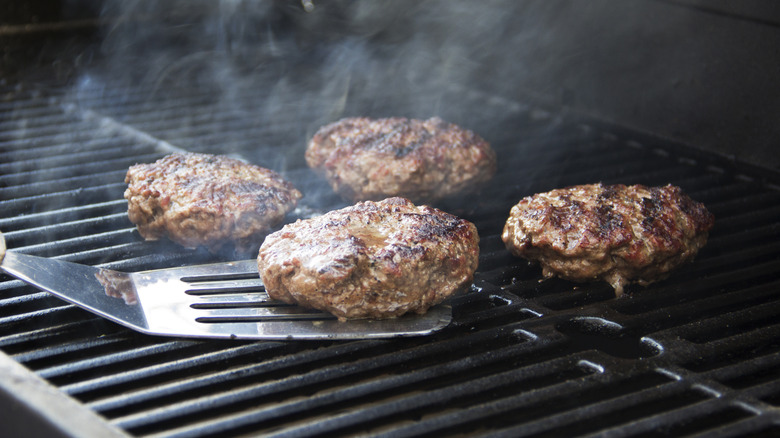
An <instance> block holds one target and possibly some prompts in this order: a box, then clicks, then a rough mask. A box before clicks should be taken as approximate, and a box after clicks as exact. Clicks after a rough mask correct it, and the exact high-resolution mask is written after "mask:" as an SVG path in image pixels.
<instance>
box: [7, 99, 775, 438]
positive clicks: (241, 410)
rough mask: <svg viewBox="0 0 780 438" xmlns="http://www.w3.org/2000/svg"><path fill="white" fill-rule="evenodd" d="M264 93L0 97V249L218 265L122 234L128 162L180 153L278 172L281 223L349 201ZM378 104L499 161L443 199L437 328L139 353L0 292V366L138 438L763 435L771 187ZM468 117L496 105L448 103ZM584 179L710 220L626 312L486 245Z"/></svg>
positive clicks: (673, 161)
mask: <svg viewBox="0 0 780 438" xmlns="http://www.w3.org/2000/svg"><path fill="white" fill-rule="evenodd" d="M263 93H264V92H263V91H262V90H259V91H254V92H252V93H248V95H247V96H245V99H246V100H245V101H242V102H239V103H241V105H240V106H239V107H238V109H228V108H226V107H225V106H224V102H223V101H222V100H220V99H219V98H218V96H216V95H214V94H213V93H210V92H206V91H202V92H195V93H190V92H182V91H181V90H166V91H165V92H159V90H155V94H154V97H151V96H152V94H151V93H150V92H149V91H148V90H144V89H140V88H139V89H133V88H128V89H118V88H117V89H111V88H103V87H98V86H94V87H90V86H82V87H80V88H79V89H78V92H77V93H75V94H70V93H67V92H66V91H65V90H60V89H57V88H46V89H45V91H36V90H26V89H20V88H14V89H4V90H0V94H2V95H3V96H5V100H4V101H3V102H2V103H0V115H1V116H2V119H1V120H2V121H1V122H0V211H2V212H3V214H2V217H1V218H0V229H2V230H3V232H4V233H5V235H6V238H7V241H8V246H9V247H10V248H14V249H15V250H18V251H21V252H27V253H34V254H38V255H45V256H49V257H61V258H64V259H68V260H71V261H76V262H80V263H88V264H95V265H101V266H104V267H109V268H112V269H120V270H140V269H151V268H161V267H167V266H174V265H183V264H188V263H198V262H204V261H213V259H215V258H220V257H226V255H218V256H213V255H210V254H207V253H206V252H205V251H203V250H184V249H182V248H180V247H177V246H175V245H173V244H170V243H167V242H164V241H163V242H143V241H141V239H140V238H139V237H138V235H137V233H136V232H135V231H134V229H133V227H132V224H130V223H129V221H128V220H127V218H126V213H125V210H126V204H125V202H124V200H123V199H122V193H123V190H124V184H123V177H124V172H125V171H126V169H127V167H128V166H129V165H131V164H133V163H135V162H149V161H153V160H154V159H156V158H158V157H161V156H162V155H164V154H166V153H168V152H170V151H172V150H175V149H176V148H182V149H186V150H196V151H208V152H215V151H220V152H221V151H228V152H231V153H240V154H242V155H243V156H244V157H246V158H248V159H249V160H250V161H253V162H255V163H258V164H260V165H263V166H266V167H271V168H274V169H277V170H280V171H282V172H283V173H284V174H285V175H286V176H287V177H288V178H289V179H291V180H293V182H294V183H295V184H296V185H297V186H298V187H299V188H301V190H302V191H304V192H305V193H306V194H307V196H306V198H304V200H303V202H302V205H301V207H300V208H299V209H298V210H297V211H296V213H295V214H294V215H293V217H292V218H291V220H292V219H294V217H302V216H306V215H310V214H316V213H318V212H322V211H324V210H326V209H330V208H338V207H341V206H343V205H344V204H343V201H341V200H339V199H338V198H337V197H336V196H335V195H333V194H332V193H329V191H326V190H324V189H322V188H321V186H322V182H321V181H320V180H317V179H312V178H311V176H310V172H309V171H308V170H307V169H306V168H305V163H304V162H303V160H302V150H303V147H304V144H305V138H306V137H307V135H308V134H310V131H307V130H311V129H315V128H316V127H317V126H318V123H319V121H318V120H316V119H314V118H310V119H305V118H304V119H301V117H300V116H301V114H303V113H304V108H302V106H306V105H303V104H299V105H295V104H292V103H289V104H288V105H287V106H282V111H281V112H282V113H283V114H280V115H276V116H275V118H274V121H277V120H285V122H283V123H270V122H263V121H258V120H263V119H261V118H260V117H261V116H268V114H263V113H258V112H252V111H251V110H247V108H250V107H251V102H255V101H261V100H263V99H266V98H269V96H267V95H265V94H263ZM399 99H400V102H403V103H404V104H403V105H402V104H399ZM387 101H388V102H389V103H388V106H387V107H386V108H400V110H399V111H405V113H406V114H407V115H409V116H413V117H427V116H428V115H430V114H432V113H436V114H438V115H440V116H441V117H442V118H445V119H449V120H452V121H453V122H456V123H461V124H463V125H464V126H468V127H470V128H472V129H475V130H476V131H478V132H479V133H480V134H482V135H483V136H485V137H486V138H488V140H489V141H490V142H491V143H492V144H493V145H494V147H495V148H496V149H497V152H498V153H499V156H500V157H501V160H500V168H499V174H498V175H497V177H496V178H495V180H494V181H493V182H492V183H491V185H490V187H488V188H487V189H486V193H487V194H488V196H481V197H476V196H473V197H469V198H467V199H465V200H459V201H457V202H456V201H445V202H444V203H443V204H442V205H441V207H442V208H444V209H446V210H449V211H452V212H453V213H457V214H460V215H461V216H464V217H465V218H467V219H469V220H472V221H473V222H475V223H476V224H477V227H478V229H479V230H480V236H481V239H482V241H481V256H480V268H479V271H478V273H477V275H476V279H475V283H474V286H473V287H472V291H471V293H469V294H466V295H464V296H462V297H458V298H456V299H455V300H454V302H453V306H454V314H455V315H454V316H455V323H454V324H453V325H452V326H451V327H449V328H447V329H446V330H444V331H443V332H441V333H438V334H436V335H434V336H431V337H426V338H414V339H400V340H389V341H355V342H295V343H286V342H254V343H252V342H226V341H196V340H179V339H168V338H156V337H149V336H144V335H140V334H136V333H133V332H130V331H128V330H125V329H124V328H121V327H118V326H116V325H114V324H112V323H110V322H107V321H104V320H102V319H100V318H97V317H93V316H92V315H91V314H89V313H86V312H84V311H82V310H80V309H78V308H75V307H74V306H71V305H67V304H64V303H63V302H62V301H59V300H57V299H56V298H53V297H51V296H49V295H48V294H45V293H41V292H39V291H37V290H35V289H33V288H30V287H28V286H25V285H24V284H23V283H21V282H19V281H17V280H13V279H10V278H8V277H2V278H0V280H1V281H0V349H2V351H3V352H4V353H5V354H7V355H9V356H10V357H11V358H13V359H14V360H15V361H17V362H19V363H21V364H23V365H24V366H26V367H28V368H29V369H30V370H31V371H32V372H33V373H35V374H36V375H37V376H39V377H40V378H43V379H46V380H47V381H48V382H50V383H51V384H53V385H55V386H56V387H57V388H59V389H60V390H61V391H62V392H63V393H65V394H67V395H69V396H71V397H73V398H74V399H76V400H77V401H78V402H79V403H81V404H82V406H84V407H85V409H89V410H92V411H94V412H96V413H98V414H99V415H101V416H103V417H104V418H105V420H106V422H107V423H109V424H111V425H113V426H116V427H118V428H120V429H123V430H125V431H126V432H128V433H129V434H131V435H138V436H146V435H150V436H204V437H205V436H224V435H226V434H228V435H241V434H268V435H278V436H291V435H309V436H317V435H333V434H338V435H346V434H357V433H371V434H372V435H378V436H422V435H432V434H444V433H447V434H453V435H465V434H473V433H484V434H490V435H493V436H513V437H514V436H570V435H581V434H591V433H602V434H607V433H609V434H614V435H616V436H641V437H652V436H668V435H672V436H678V435H683V434H708V433H712V432H714V431H717V433H718V434H719V435H720V436H744V435H755V436H762V435H765V436H772V435H776V434H778V433H780V415H778V409H777V408H778V406H780V378H778V376H780V373H778V370H780V323H779V322H778V321H777V318H776V317H775V315H777V314H778V311H780V287H778V286H779V285H780V281H779V280H777V278H780V276H778V274H780V263H778V260H779V258H780V245H778V244H777V242H778V241H780V240H778V235H780V207H778V205H780V202H779V201H780V190H778V185H777V182H778V175H777V174H774V173H772V172H769V171H766V170H763V169H754V168H748V167H745V166H741V165H737V164H735V163H731V162H729V161H727V160H724V159H721V158H719V157H716V156H712V155H710V154H707V153H704V152H699V151H696V150H693V149H689V148H686V147H683V146H681V145H678V144H674V143H671V142H669V141H666V140H663V139H658V138H655V137H652V136H649V135H645V134H642V133H639V132H635V131H631V130H627V129H624V128H621V127H616V126H613V125H610V124H605V123H603V122H599V121H594V120H584V119H581V118H578V117H577V116H574V115H566V114H558V113H552V112H548V111H544V110H540V109H538V108H536V107H534V106H531V105H526V104H523V103H519V102H514V101H508V100H503V99H501V98H497V97H495V96H488V95H483V94H480V93H477V92H473V91H469V90H462V89H458V90H453V91H452V92H451V93H448V94H446V95H443V96H440V99H439V100H437V101H436V102H433V103H431V102H429V101H422V98H419V99H418V98H417V97H415V96H404V97H403V98H396V99H395V100H394V99H393V98H392V96H388V99H387ZM404 105H406V106H404ZM474 107H477V108H489V109H490V110H489V111H480V112H479V114H474V113H473V111H472V112H469V111H468V110H464V109H462V108H467V109H468V108H474ZM366 108H367V109H366ZM372 108H374V107H373V106H372V103H370V102H363V101H360V99H355V101H354V102H353V101H350V102H349V103H348V104H347V105H346V107H345V109H344V112H345V113H346V114H352V113H354V114H367V115H375V116H387V115H395V114H387V113H384V112H382V111H387V110H386V109H385V110H376V109H372ZM409 108H413V109H412V110H409ZM308 109H309V111H310V112H311V113H313V114H317V113H318V108H317V107H316V106H315V107H313V108H312V107H311V106H309V107H308ZM285 111H286V113H285ZM372 111H374V112H377V111H380V113H377V114H372V113H371V112H372ZM322 113H324V111H323V112H320V114H322ZM497 114H499V115H500V117H497V116H496V115H497ZM309 117H315V116H313V115H310V116H309ZM258 143H259V145H258ZM518 151H521V153H518ZM596 181H602V182H604V183H618V182H620V183H631V184H633V183H643V184H648V185H661V184H666V183H673V184H676V185H679V186H681V187H682V188H683V189H684V190H685V191H686V192H688V193H689V194H690V195H691V196H692V197H693V198H694V199H697V200H700V201H702V202H704V203H705V204H706V205H707V207H708V208H709V209H710V210H711V211H712V212H713V213H714V214H715V216H716V229H715V230H714V231H713V232H712V234H711V238H710V241H709V243H708V244H707V246H706V247H705V248H704V249H703V250H702V251H701V253H700V254H699V256H698V257H697V259H696V261H695V262H694V263H693V264H691V265H689V266H686V267H684V268H682V269H681V270H679V271H678V272H676V273H675V274H673V276H672V277H671V278H670V279H669V280H666V281H664V282H660V283H657V284H654V285H652V286H650V287H649V288H647V289H644V288H642V287H630V288H629V289H628V291H629V292H630V295H629V296H628V297H625V298H623V299H618V300H616V299H614V297H613V292H612V290H611V288H610V287H609V286H608V285H607V284H587V285H576V284H572V283H569V282H566V281H563V280H558V279H551V280H547V281H544V282H539V278H540V272H539V269H538V268H536V267H533V266H528V265H527V264H526V263H525V262H522V261H520V260H518V259H515V258H513V257H512V256H511V255H509V253H508V252H507V251H506V250H505V249H504V246H503V243H502V242H501V239H500V233H501V229H502V227H503V222H504V219H505V216H506V214H507V213H508V211H509V208H510V207H511V206H512V205H513V204H514V203H515V202H517V200H519V199H520V198H521V197H522V196H525V195H528V194H531V193H534V192H538V191H544V190H549V189H552V188H555V187H561V186H566V185H572V184H580V183H590V182H596Z"/></svg>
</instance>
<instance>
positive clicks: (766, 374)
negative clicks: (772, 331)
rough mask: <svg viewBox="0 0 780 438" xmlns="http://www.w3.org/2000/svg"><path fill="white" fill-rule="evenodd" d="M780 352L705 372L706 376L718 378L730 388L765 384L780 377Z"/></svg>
mask: <svg viewBox="0 0 780 438" xmlns="http://www.w3.org/2000/svg"><path fill="white" fill-rule="evenodd" d="M777 369H780V353H774V354H767V355H763V356H758V357H755V358H751V359H748V360H745V361H743V362H740V363H738V364H731V365H726V366H724V367H722V368H717V369H715V370H712V371H709V372H707V373H703V375H704V376H706V378H709V379H712V380H716V381H718V382H720V383H722V384H724V385H726V386H728V387H730V388H734V389H743V388H749V387H751V386H758V385H763V384H765V383H767V382H769V381H772V382H776V381H777V380H778V379H780V373H777V372H775V370H777Z"/></svg>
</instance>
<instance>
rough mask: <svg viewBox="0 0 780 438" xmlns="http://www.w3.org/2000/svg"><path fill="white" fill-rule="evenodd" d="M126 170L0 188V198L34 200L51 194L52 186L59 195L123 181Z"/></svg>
mask: <svg viewBox="0 0 780 438" xmlns="http://www.w3.org/2000/svg"><path fill="white" fill-rule="evenodd" d="M126 174H127V170H125V169H122V170H110V171H104V172H96V173H93V174H90V175H83V176H72V177H67V178H61V179H52V180H48V181H42V182H34V183H26V184H20V185H16V186H12V187H4V188H0V198H4V199H10V198H17V199H20V198H36V197H39V196H46V195H49V194H51V192H52V190H51V188H52V186H54V187H56V188H57V190H58V191H61V192H60V193H63V192H66V191H71V190H81V189H82V188H83V187H85V186H91V185H95V183H96V182H97V183H105V182H109V181H124V178H125V175H126Z"/></svg>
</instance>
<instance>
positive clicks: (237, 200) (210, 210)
mask: <svg viewBox="0 0 780 438" xmlns="http://www.w3.org/2000/svg"><path fill="white" fill-rule="evenodd" d="M125 182H126V183H127V190H125V199H127V203H128V209H127V213H128V216H129V217H130V221H132V222H133V223H134V224H136V225H137V227H138V232H139V233H141V236H143V237H144V238H145V239H147V240H156V239H159V238H161V237H164V236H167V237H168V238H169V239H171V240H172V241H174V242H176V243H179V244H181V245H183V246H185V247H196V246H198V245H203V246H205V247H207V248H209V249H210V250H212V251H216V250H219V249H220V248H222V247H223V246H224V245H226V244H228V243H232V244H233V245H234V247H235V249H236V250H237V251H239V252H246V251H252V252H254V251H256V250H257V248H259V247H260V244H261V243H262V239H263V237H265V235H266V234H268V232H269V231H270V230H271V227H272V226H274V225H276V224H278V223H280V222H281V221H282V220H283V219H284V216H285V214H287V213H288V212H289V211H290V210H291V209H293V208H294V207H295V205H296V203H297V202H298V199H300V198H301V196H302V195H301V192H299V191H298V190H296V189H295V187H293V186H292V184H290V183H289V182H287V181H285V180H284V179H283V178H282V177H281V176H280V175H279V174H277V173H276V172H274V171H272V170H269V169H265V168H262V167H259V166H255V165H252V164H247V163H244V162H241V161H239V160H235V159H232V158H229V157H226V156H220V155H208V154H196V153H184V154H172V155H168V156H166V157H163V158H161V159H160V160H157V161H156V162H154V163H152V164H136V165H134V166H132V167H130V169H129V170H128V171H127V176H126V177H125Z"/></svg>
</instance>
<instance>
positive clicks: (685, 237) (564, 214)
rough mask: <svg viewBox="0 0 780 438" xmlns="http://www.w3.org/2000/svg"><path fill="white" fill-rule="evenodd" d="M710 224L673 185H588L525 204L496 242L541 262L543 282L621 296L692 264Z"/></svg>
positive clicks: (515, 210) (537, 197)
mask: <svg viewBox="0 0 780 438" xmlns="http://www.w3.org/2000/svg"><path fill="white" fill-rule="evenodd" d="M713 224H714V218H713V216H712V214H710V212H709V211H707V209H706V208H705V207H704V206H703V205H702V204H700V203H698V202H696V201H693V200H692V199H691V198H689V197H688V196H687V195H685V194H684V193H683V192H682V191H681V190H680V188H678V187H675V186H672V185H667V186H665V187H645V186H643V185H635V186H625V185H622V184H618V185H602V184H591V185H580V186H574V187H569V188H565V189H557V190H552V191H550V192H546V193H538V194H536V195H533V196H529V197H526V198H523V199H522V200H521V201H520V202H519V203H518V204H517V205H515V206H514V207H512V211H511V213H510V216H509V219H507V221H506V225H505V226H504V232H503V234H502V236H501V238H502V240H503V241H504V243H505V244H506V247H507V249H509V250H510V251H511V252H512V253H513V254H514V255H517V256H520V257H524V258H526V259H529V260H532V261H535V262H539V263H540V264H541V266H542V269H543V273H544V276H545V277H552V276H555V275H557V276H559V277H562V278H565V279H568V280H573V281H591V280H606V281H607V282H609V283H610V284H611V285H612V286H613V287H614V288H615V292H616V293H617V295H621V294H622V293H623V287H624V286H626V285H628V284H630V283H634V282H635V283H639V284H642V285H647V284H649V283H651V282H654V281H656V280H660V279H663V278H666V277H667V276H668V274H669V272H670V271H671V270H673V269H674V268H676V267H677V266H679V265H680V264H682V263H685V262H688V261H691V260H692V259H693V257H694V256H695V255H696V253H697V252H698V251H699V248H701V247H702V246H704V244H705V243H706V242H707V234H708V231H709V230H710V229H711V228H712V226H713Z"/></svg>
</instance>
